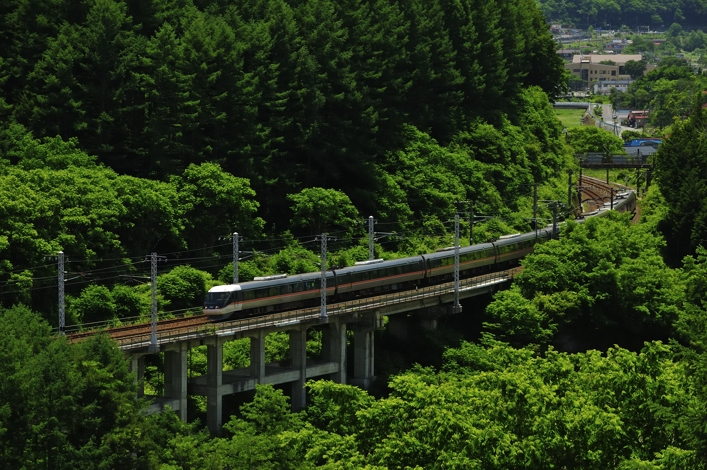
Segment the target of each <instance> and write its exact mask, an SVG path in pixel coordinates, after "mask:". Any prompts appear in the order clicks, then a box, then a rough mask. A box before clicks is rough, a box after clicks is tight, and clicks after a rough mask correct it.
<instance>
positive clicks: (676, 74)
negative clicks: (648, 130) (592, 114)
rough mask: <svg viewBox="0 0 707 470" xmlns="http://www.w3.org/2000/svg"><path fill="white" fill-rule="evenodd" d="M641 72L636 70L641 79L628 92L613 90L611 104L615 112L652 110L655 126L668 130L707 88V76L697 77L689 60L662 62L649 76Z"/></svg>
mask: <svg viewBox="0 0 707 470" xmlns="http://www.w3.org/2000/svg"><path fill="white" fill-rule="evenodd" d="M638 64H641V63H640V62H639V63H638ZM639 70H640V67H637V68H636V69H635V71H634V73H635V74H636V76H637V77H638V80H636V81H635V82H633V83H632V84H631V85H629V88H628V90H627V91H626V92H622V91H618V90H616V89H615V88H614V89H612V90H611V95H610V98H611V104H612V105H613V107H614V109H622V108H624V109H626V108H630V109H650V110H651V114H650V124H651V125H652V126H654V127H659V128H665V127H667V126H669V125H671V124H672V123H673V120H674V119H676V118H679V117H682V116H685V115H686V114H687V113H688V111H689V110H690V108H691V106H692V103H693V102H694V100H695V99H696V98H697V97H698V96H700V94H701V93H702V90H703V89H704V88H705V87H706V86H707V79H706V78H705V77H704V76H703V75H701V74H695V73H694V72H693V71H692V69H691V68H690V66H689V64H688V63H687V62H686V61H684V60H682V59H677V58H675V57H668V58H664V59H662V60H661V61H660V63H659V66H658V68H657V69H655V70H652V71H651V72H649V73H648V74H646V75H645V76H644V75H642V72H640V73H639ZM627 73H631V72H629V70H627Z"/></svg>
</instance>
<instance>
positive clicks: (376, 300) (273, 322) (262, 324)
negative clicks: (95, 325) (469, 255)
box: [106, 268, 522, 349]
mask: <svg viewBox="0 0 707 470" xmlns="http://www.w3.org/2000/svg"><path fill="white" fill-rule="evenodd" d="M521 269H522V268H513V269H509V270H505V271H498V272H495V273H490V274H484V275H482V276H477V277H473V278H469V279H464V280H461V281H460V282H459V290H460V291H466V290H473V289H477V288H480V287H484V286H490V285H494V284H500V283H502V282H506V281H509V280H511V279H513V277H514V276H515V275H516V274H517V273H518V272H520V271H521ZM453 293H454V283H453V282H449V283H445V284H438V285H435V286H429V287H423V288H420V289H416V290H405V291H400V292H392V293H388V294H384V295H380V296H376V297H366V298H362V299H356V300H350V301H346V302H340V303H337V304H332V305H331V306H327V316H328V317H333V316H338V315H350V314H355V313H358V312H365V311H367V310H371V309H375V308H382V307H386V306H390V305H395V304H401V303H405V302H411V301H417V300H423V299H427V298H431V297H438V296H442V295H451V294H453ZM318 318H320V308H319V307H312V308H306V309H298V310H290V311H287V312H280V313H274V314H269V315H263V316H258V317H249V318H242V319H237V320H227V321H223V322H216V323H208V324H205V325H198V326H191V327H185V328H181V329H172V330H167V331H163V332H160V331H159V330H158V331H157V343H158V344H166V343H172V342H178V341H186V340H190V339H199V338H203V337H205V336H213V335H216V336H229V335H232V334H236V333H241V332H245V331H252V330H257V329H261V328H282V327H287V326H290V325H295V324H297V323H300V322H302V321H307V320H317V319H318ZM106 333H110V331H106ZM115 341H116V342H117V343H118V346H119V347H120V348H121V349H138V348H142V347H146V346H148V345H149V344H150V333H144V334H138V335H134V336H124V337H121V338H115Z"/></svg>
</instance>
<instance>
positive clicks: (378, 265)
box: [336, 256, 420, 274]
mask: <svg viewBox="0 0 707 470" xmlns="http://www.w3.org/2000/svg"><path fill="white" fill-rule="evenodd" d="M419 261H420V257H419V256H409V257H406V258H398V259H390V260H384V261H383V260H381V261H378V262H375V263H366V264H359V265H354V266H347V267H345V268H341V269H337V270H336V272H337V273H342V274H346V273H349V272H357V273H360V272H367V271H376V270H378V269H383V268H390V267H395V266H400V265H406V264H413V263H418V262H419Z"/></svg>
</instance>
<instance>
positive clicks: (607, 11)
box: [538, 0, 707, 30]
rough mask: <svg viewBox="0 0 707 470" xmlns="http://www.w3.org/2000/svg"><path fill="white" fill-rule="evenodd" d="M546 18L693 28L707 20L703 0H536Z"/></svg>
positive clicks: (583, 24) (621, 25)
mask: <svg viewBox="0 0 707 470" xmlns="http://www.w3.org/2000/svg"><path fill="white" fill-rule="evenodd" d="M538 4H539V5H540V9H541V10H542V11H543V13H544V14H545V16H546V17H547V19H548V21H552V22H562V23H563V25H572V26H573V27H576V28H582V29H586V28H588V27H589V26H594V27H603V28H604V29H614V30H618V29H633V30H636V29H637V28H639V27H641V28H645V27H649V28H650V29H651V30H655V29H665V28H667V27H668V26H670V25H671V24H673V23H677V24H679V25H682V26H686V27H690V28H696V27H703V26H704V25H705V20H707V3H705V2H704V1H703V0H694V1H692V0H691V1H687V0H667V1H661V0H631V1H627V2H621V1H617V0H579V1H578V0H568V1H557V0H538Z"/></svg>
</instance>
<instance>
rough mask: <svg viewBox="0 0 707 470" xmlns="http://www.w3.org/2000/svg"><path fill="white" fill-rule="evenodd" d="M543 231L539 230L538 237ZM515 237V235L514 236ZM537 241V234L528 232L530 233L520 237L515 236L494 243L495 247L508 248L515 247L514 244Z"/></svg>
mask: <svg viewBox="0 0 707 470" xmlns="http://www.w3.org/2000/svg"><path fill="white" fill-rule="evenodd" d="M541 231H542V229H539V230H538V235H540V232H541ZM514 235H515V234H514ZM533 239H535V232H534V231H533V232H528V233H522V234H520V235H518V236H513V237H510V238H499V239H498V240H496V241H495V242H493V244H494V245H496V246H506V245H513V244H514V243H518V242H523V241H527V240H533Z"/></svg>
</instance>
